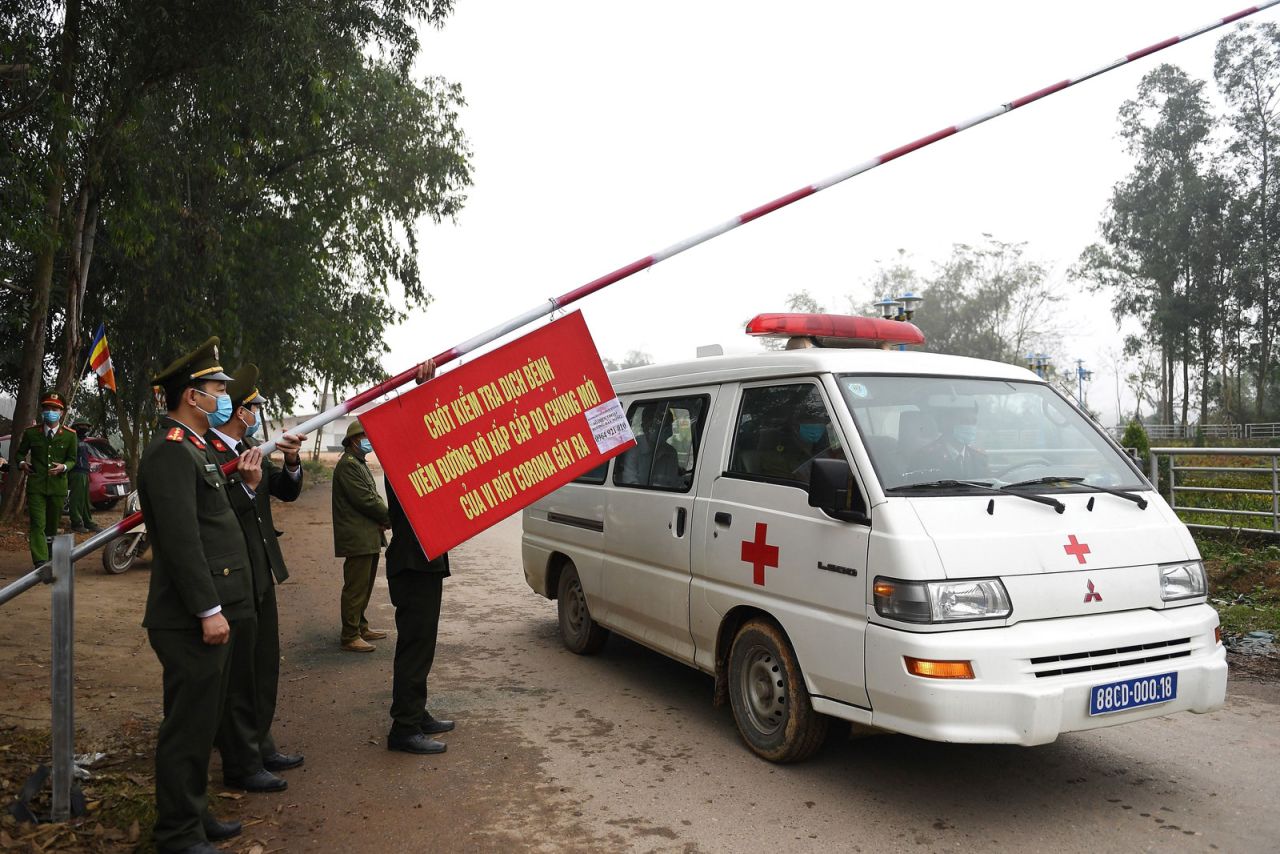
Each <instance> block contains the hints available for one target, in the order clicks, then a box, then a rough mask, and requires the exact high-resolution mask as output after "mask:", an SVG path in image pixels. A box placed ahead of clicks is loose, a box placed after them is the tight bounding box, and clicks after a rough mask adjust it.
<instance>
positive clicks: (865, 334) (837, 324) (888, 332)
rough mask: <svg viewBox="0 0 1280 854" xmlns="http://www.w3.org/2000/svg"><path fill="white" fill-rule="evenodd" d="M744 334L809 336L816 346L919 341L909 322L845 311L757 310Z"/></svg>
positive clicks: (776, 336)
mask: <svg viewBox="0 0 1280 854" xmlns="http://www.w3.org/2000/svg"><path fill="white" fill-rule="evenodd" d="M747 334H748V335H758V336H760V337H762V338H809V339H812V340H813V342H814V344H816V345H817V346H819V347H890V346H894V345H898V344H923V343H924V333H923V332H921V331H920V329H919V328H918V327H917V326H916V325H915V324H913V323H907V322H906V321H903V320H882V319H880V318H878V317H854V316H852V315H848V314H757V315H756V316H755V317H753V318H751V320H750V322H748V323H747Z"/></svg>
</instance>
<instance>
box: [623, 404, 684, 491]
mask: <svg viewBox="0 0 1280 854" xmlns="http://www.w3.org/2000/svg"><path fill="white" fill-rule="evenodd" d="M674 415H675V413H674V412H673V411H672V409H671V408H670V407H668V406H663V405H662V402H661V401H654V402H652V403H649V404H646V405H642V406H640V407H639V408H638V411H636V412H635V413H634V414H633V417H632V424H631V431H632V432H633V433H634V434H635V437H636V445H635V447H634V448H631V449H630V450H628V451H627V452H626V453H624V454H623V455H622V457H621V458H620V459H619V461H618V463H619V469H618V475H617V479H616V482H617V483H618V484H619V485H622V486H655V487H660V488H666V489H683V488H686V487H687V485H688V480H687V478H688V477H689V476H690V475H689V474H686V473H685V472H684V471H682V470H681V468H680V456H679V452H678V451H677V450H676V448H675V447H674V445H673V444H672V439H673V435H672V434H673V430H674V427H675V417H674Z"/></svg>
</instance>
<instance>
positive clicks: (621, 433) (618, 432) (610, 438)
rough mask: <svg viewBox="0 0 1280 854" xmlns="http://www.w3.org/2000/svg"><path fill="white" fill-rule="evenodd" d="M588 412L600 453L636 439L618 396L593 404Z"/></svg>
mask: <svg viewBox="0 0 1280 854" xmlns="http://www.w3.org/2000/svg"><path fill="white" fill-rule="evenodd" d="M586 414H587V425H588V426H589V427H590V428H591V436H592V438H594V439H595V440H596V448H598V449H599V451H600V453H602V454H604V453H607V452H609V451H611V450H613V449H614V448H616V447H618V446H619V445H622V444H625V443H627V442H630V441H632V440H633V439H635V434H633V433H632V432H631V425H630V424H628V423H627V416H626V413H624V412H623V411H622V403H621V402H620V401H619V400H618V398H616V397H615V398H613V399H612V400H606V401H605V402H604V403H602V404H600V405H599V406H593V407H591V408H590V409H588V410H587V413H586Z"/></svg>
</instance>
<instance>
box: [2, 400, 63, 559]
mask: <svg viewBox="0 0 1280 854" xmlns="http://www.w3.org/2000/svg"><path fill="white" fill-rule="evenodd" d="M66 409H67V404H66V402H64V401H63V399H62V395H60V394H58V393H57V392H49V393H48V394H46V395H45V396H44V399H42V400H41V401H40V423H39V424H37V425H35V426H33V427H28V428H27V429H26V430H24V431H22V439H21V440H19V442H18V449H17V450H16V451H14V453H13V459H14V461H15V462H17V463H18V464H19V466H20V467H21V468H22V470H23V471H25V472H26V473H27V516H28V518H29V519H30V522H31V526H30V529H29V532H28V535H27V540H28V543H29V545H30V547H31V562H32V563H34V564H35V565H36V566H40V565H41V564H44V563H47V562H48V561H49V541H50V540H52V539H53V538H54V537H55V536H57V534H58V520H59V519H60V518H62V505H63V504H64V503H65V502H66V500H67V472H68V471H70V470H71V468H72V467H73V466H74V465H75V464H76V449H77V444H76V434H75V431H74V430H71V429H69V428H67V427H64V426H61V424H60V422H61V421H62V415H63V413H64V412H65V411H66ZM28 454H30V456H31V459H30V461H28V460H27V455H28Z"/></svg>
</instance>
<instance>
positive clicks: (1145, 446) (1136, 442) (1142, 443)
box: [1120, 421, 1151, 470]
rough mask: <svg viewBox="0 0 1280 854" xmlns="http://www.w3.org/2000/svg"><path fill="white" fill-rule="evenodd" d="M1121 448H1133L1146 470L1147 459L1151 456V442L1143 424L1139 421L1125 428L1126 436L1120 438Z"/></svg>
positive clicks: (1131, 422) (1130, 423) (1132, 422)
mask: <svg viewBox="0 0 1280 854" xmlns="http://www.w3.org/2000/svg"><path fill="white" fill-rule="evenodd" d="M1120 447H1122V448H1133V449H1134V450H1135V451H1136V452H1137V454H1138V459H1139V460H1140V461H1141V463H1142V467H1143V469H1144V470H1145V469H1146V466H1147V459H1148V457H1150V455H1151V440H1150V439H1148V438H1147V431H1146V430H1144V429H1142V425H1141V424H1139V423H1138V422H1137V421H1130V422H1129V424H1128V426H1127V427H1125V428H1124V435H1123V436H1121V437H1120Z"/></svg>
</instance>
